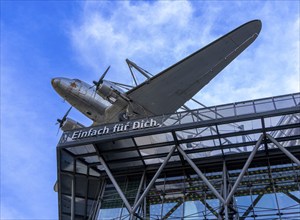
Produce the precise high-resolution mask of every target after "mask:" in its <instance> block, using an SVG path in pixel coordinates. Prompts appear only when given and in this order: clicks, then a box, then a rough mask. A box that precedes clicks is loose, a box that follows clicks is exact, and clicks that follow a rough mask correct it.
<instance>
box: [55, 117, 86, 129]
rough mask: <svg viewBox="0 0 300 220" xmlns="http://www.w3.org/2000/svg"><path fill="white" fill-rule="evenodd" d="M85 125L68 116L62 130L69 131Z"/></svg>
mask: <svg viewBox="0 0 300 220" xmlns="http://www.w3.org/2000/svg"><path fill="white" fill-rule="evenodd" d="M83 127H85V126H84V125H82V124H80V123H79V122H77V121H75V120H73V119H71V118H67V119H66V120H65V121H64V123H63V125H62V126H61V130H63V131H69V130H73V129H76V128H83Z"/></svg>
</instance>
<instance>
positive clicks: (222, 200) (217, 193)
mask: <svg viewBox="0 0 300 220" xmlns="http://www.w3.org/2000/svg"><path fill="white" fill-rule="evenodd" d="M177 149H178V151H179V153H180V154H182V156H183V157H184V159H186V161H187V162H188V163H189V164H190V165H191V167H192V168H193V169H194V170H195V171H196V173H197V174H198V175H199V176H200V178H201V179H202V180H203V182H204V183H205V184H206V185H207V186H208V188H210V190H211V191H212V192H213V194H214V195H215V196H216V197H217V198H218V199H219V200H220V201H221V202H222V203H224V202H225V201H224V199H223V197H222V196H221V195H220V194H219V192H218V191H217V190H216V189H215V187H214V186H213V185H211V183H210V182H209V181H208V179H207V178H206V177H205V176H204V174H203V173H202V172H201V170H200V169H199V168H198V167H197V166H196V164H195V163H194V162H193V161H192V160H191V159H190V158H189V156H188V155H187V154H186V153H185V152H184V150H182V149H181V147H180V146H177Z"/></svg>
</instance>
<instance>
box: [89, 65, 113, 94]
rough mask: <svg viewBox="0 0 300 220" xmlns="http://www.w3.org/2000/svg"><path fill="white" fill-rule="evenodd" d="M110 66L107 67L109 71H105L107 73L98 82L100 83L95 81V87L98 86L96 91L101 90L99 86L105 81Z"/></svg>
mask: <svg viewBox="0 0 300 220" xmlns="http://www.w3.org/2000/svg"><path fill="white" fill-rule="evenodd" d="M109 68H110V66H109V67H107V69H106V70H105V72H104V73H103V74H102V76H101V77H100V79H99V80H98V82H96V81H93V83H94V85H95V86H96V91H97V90H98V89H99V86H100V85H101V83H103V79H104V77H105V76H106V74H107V72H108V70H109Z"/></svg>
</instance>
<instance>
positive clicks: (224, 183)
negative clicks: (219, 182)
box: [223, 160, 228, 219]
mask: <svg viewBox="0 0 300 220" xmlns="http://www.w3.org/2000/svg"><path fill="white" fill-rule="evenodd" d="M227 192H228V190H227V167H226V162H225V160H223V197H224V198H227ZM224 212H225V219H228V204H226V203H225V204H224Z"/></svg>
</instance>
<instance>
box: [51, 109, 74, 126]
mask: <svg viewBox="0 0 300 220" xmlns="http://www.w3.org/2000/svg"><path fill="white" fill-rule="evenodd" d="M72 107H73V106H71V107H70V108H69V110H68V111H67V112H66V114H65V115H64V117H63V118H62V119H59V118H58V119H57V120H56V121H57V122H56V123H55V124H56V125H58V124H59V127H58V129H60V128H61V127H62V126H63V124H64V122H65V121H66V119H67V116H68V114H69V113H70V111H71V109H72Z"/></svg>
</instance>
